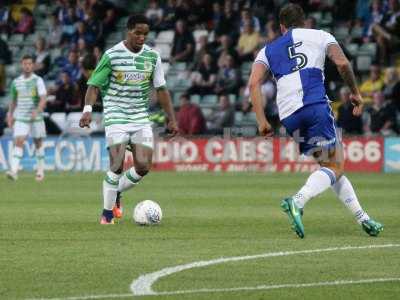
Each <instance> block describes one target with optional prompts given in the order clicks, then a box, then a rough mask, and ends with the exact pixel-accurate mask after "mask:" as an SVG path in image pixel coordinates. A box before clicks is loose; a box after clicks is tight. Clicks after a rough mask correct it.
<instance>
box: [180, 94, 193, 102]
mask: <svg viewBox="0 0 400 300" xmlns="http://www.w3.org/2000/svg"><path fill="white" fill-rule="evenodd" d="M179 98H181V99H182V98H184V99H186V100H187V101H190V96H189V94H187V93H183V94H182V95H181V96H180V97H179Z"/></svg>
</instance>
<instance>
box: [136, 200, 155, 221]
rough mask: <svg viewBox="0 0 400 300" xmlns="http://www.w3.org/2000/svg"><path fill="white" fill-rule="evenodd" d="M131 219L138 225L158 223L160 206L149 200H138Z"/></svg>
mask: <svg viewBox="0 0 400 300" xmlns="http://www.w3.org/2000/svg"><path fill="white" fill-rule="evenodd" d="M133 219H134V220H135V222H136V223H137V224H139V225H154V224H159V223H160V222H161V219H162V211H161V207H160V205H158V204H157V203H156V202H154V201H151V200H144V201H142V202H139V203H138V204H137V205H136V206H135V209H134V210H133Z"/></svg>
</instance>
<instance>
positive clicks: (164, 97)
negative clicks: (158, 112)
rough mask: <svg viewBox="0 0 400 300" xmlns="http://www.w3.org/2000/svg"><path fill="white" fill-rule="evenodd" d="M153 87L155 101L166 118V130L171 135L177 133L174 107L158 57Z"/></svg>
mask: <svg viewBox="0 0 400 300" xmlns="http://www.w3.org/2000/svg"><path fill="white" fill-rule="evenodd" d="M153 86H154V88H155V89H156V91H157V99H158V102H159V103H160V105H161V107H162V109H163V110H164V112H165V113H166V114H167V117H168V124H167V126H168V129H169V130H170V131H171V134H172V135H176V134H177V133H178V125H177V122H176V118H175V112H174V107H173V105H172V101H171V95H170V94H169V91H168V89H167V87H166V81H165V76H164V70H163V68H162V63H161V57H160V56H159V55H158V57H157V61H156V65H155V68H154V72H153Z"/></svg>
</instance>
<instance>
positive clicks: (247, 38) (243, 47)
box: [237, 21, 260, 62]
mask: <svg viewBox="0 0 400 300" xmlns="http://www.w3.org/2000/svg"><path fill="white" fill-rule="evenodd" d="M243 26H244V28H243V32H242V33H241V34H240V37H239V41H238V44H237V51H238V53H239V59H240V60H241V61H242V62H246V61H252V60H253V59H254V51H255V50H257V48H258V44H259V42H260V35H259V33H258V32H256V31H254V28H253V25H252V24H251V22H250V21H246V22H245V23H244V25H243Z"/></svg>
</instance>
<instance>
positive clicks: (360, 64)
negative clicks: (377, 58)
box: [357, 55, 372, 72]
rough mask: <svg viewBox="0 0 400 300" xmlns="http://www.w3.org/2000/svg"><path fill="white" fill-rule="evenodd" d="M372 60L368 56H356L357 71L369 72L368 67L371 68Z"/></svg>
mask: <svg viewBox="0 0 400 300" xmlns="http://www.w3.org/2000/svg"><path fill="white" fill-rule="evenodd" d="M371 63H372V58H371V56H368V55H359V56H357V69H358V70H359V71H360V72H366V71H369V67H370V66H371Z"/></svg>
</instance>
